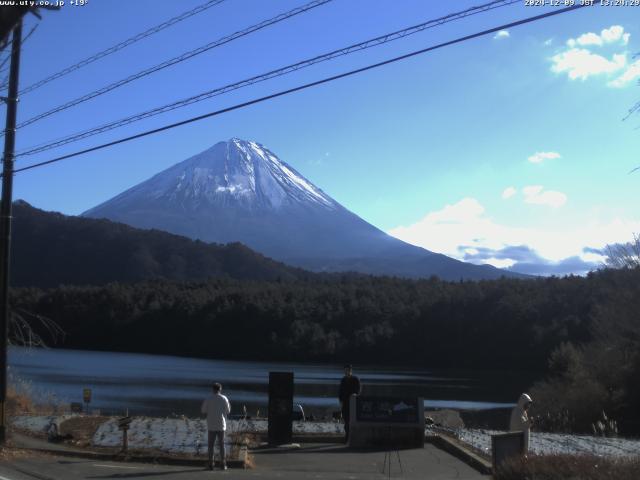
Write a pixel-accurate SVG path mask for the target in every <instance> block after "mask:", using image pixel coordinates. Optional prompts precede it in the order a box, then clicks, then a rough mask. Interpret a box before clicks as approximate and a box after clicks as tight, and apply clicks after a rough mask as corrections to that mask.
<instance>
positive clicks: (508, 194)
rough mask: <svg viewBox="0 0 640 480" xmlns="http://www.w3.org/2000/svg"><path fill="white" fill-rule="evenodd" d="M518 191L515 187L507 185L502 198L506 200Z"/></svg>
mask: <svg viewBox="0 0 640 480" xmlns="http://www.w3.org/2000/svg"><path fill="white" fill-rule="evenodd" d="M516 193H518V191H517V190H516V189H515V188H513V187H507V188H505V189H504V191H503V192H502V198H503V199H505V200H506V199H508V198H511V197H513V196H514V195H515V194H516Z"/></svg>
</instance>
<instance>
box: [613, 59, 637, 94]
mask: <svg viewBox="0 0 640 480" xmlns="http://www.w3.org/2000/svg"><path fill="white" fill-rule="evenodd" d="M637 78H640V60H636V61H635V62H633V63H632V64H631V65H629V66H628V67H627V69H626V70H625V71H624V73H623V74H622V75H620V76H619V77H618V78H616V79H615V80H611V81H610V82H609V83H608V84H607V85H609V86H610V87H614V88H622V87H626V86H627V85H629V84H630V83H631V82H633V81H634V80H635V79H637Z"/></svg>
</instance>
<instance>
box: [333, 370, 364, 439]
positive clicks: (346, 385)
mask: <svg viewBox="0 0 640 480" xmlns="http://www.w3.org/2000/svg"><path fill="white" fill-rule="evenodd" d="M361 391H362V385H361V384H360V379H359V378H358V377H356V376H355V375H354V374H353V367H352V366H351V365H345V366H344V377H342V380H341V381H340V390H339V392H338V398H339V399H340V407H341V408H342V421H343V422H344V433H345V438H344V441H345V443H346V442H348V441H349V414H350V412H349V404H350V401H349V398H350V397H351V395H360V392H361Z"/></svg>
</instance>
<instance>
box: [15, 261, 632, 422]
mask: <svg viewBox="0 0 640 480" xmlns="http://www.w3.org/2000/svg"><path fill="white" fill-rule="evenodd" d="M12 307H13V308H14V309H15V310H20V311H22V312H30V313H31V314H35V315H41V316H44V317H46V318H49V319H51V320H54V321H55V322H57V323H58V324H59V325H60V326H61V327H62V328H63V329H64V330H65V332H66V336H65V337H64V339H63V340H62V341H60V342H58V344H57V346H60V347H66V348H80V349H94V350H113V351H131V352H143V353H159V354H173V355H186V356H196V357H209V358H227V359H242V360H250V359H253V360H287V361H332V362H341V361H351V362H353V361H355V362H358V363H372V364H404V365H408V366H414V367H422V368H436V367H441V368H471V369H478V368H481V369H496V370H497V371H498V372H505V373H508V372H513V371H527V372H529V373H530V374H532V377H533V376H537V377H538V378H542V377H543V376H545V375H546V376H547V377H546V378H547V379H546V381H544V382H540V383H538V384H537V385H536V387H535V389H534V395H535V397H536V399H537V402H536V403H537V405H538V407H539V413H540V412H542V411H544V412H545V413H546V412H549V411H550V412H552V413H553V412H555V413H560V412H563V411H570V412H571V414H570V416H571V421H570V425H569V428H572V429H574V430H582V431H585V430H588V429H589V426H590V424H591V422H593V421H594V420H595V418H596V417H597V416H598V415H599V414H600V412H601V410H602V409H605V410H606V411H607V413H608V414H609V415H613V416H615V417H616V418H618V419H622V420H624V422H622V426H623V430H624V429H625V428H626V429H627V430H628V431H636V432H640V422H638V412H640V390H639V388H638V381H637V379H638V378H640V316H639V312H640V269H638V268H636V269H623V270H602V271H600V272H596V273H592V274H589V275H588V276H587V277H573V276H570V277H565V278H555V277H552V278H539V279H535V280H519V279H501V280H491V281H480V282H471V281H469V282H443V281H440V280H438V279H436V278H432V279H428V280H403V279H396V278H388V277H363V276H349V275H342V276H326V277H318V276H314V277H309V278H307V279H301V280H296V281H289V280H279V281H271V282H266V281H240V280H233V279H211V280H208V281H202V282H176V281H167V280H156V281H144V282H139V283H131V284H124V283H112V284H109V285H105V286H100V287H95V286H62V287H59V288H55V289H49V290H42V289H36V288H22V289H15V290H13V292H12ZM40 333H43V334H44V333H45V332H40ZM498 374H499V373H498Z"/></svg>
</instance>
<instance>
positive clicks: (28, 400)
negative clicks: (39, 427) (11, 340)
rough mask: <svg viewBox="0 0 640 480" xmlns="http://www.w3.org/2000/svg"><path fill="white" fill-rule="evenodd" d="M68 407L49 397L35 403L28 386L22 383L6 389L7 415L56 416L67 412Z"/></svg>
mask: <svg viewBox="0 0 640 480" xmlns="http://www.w3.org/2000/svg"><path fill="white" fill-rule="evenodd" d="M68 407H69V406H68V405H66V404H63V403H60V402H59V401H57V399H55V397H53V396H51V397H50V398H46V399H43V400H39V401H35V400H34V399H33V395H32V394H31V391H30V389H29V386H28V385H26V384H23V383H17V384H12V385H9V386H8V387H7V415H8V416H10V417H11V416H16V415H58V414H62V413H65V412H66V411H68V409H69V408H68Z"/></svg>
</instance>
